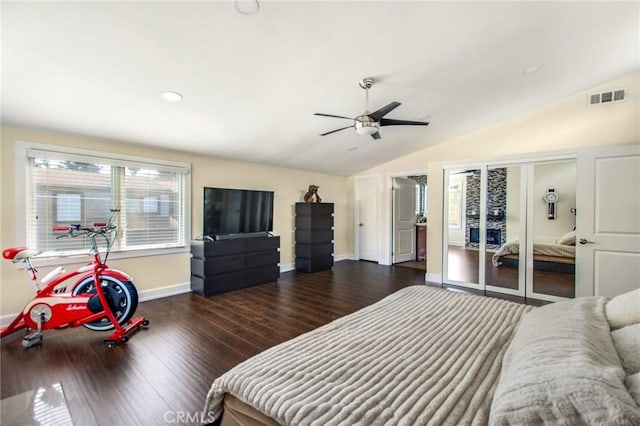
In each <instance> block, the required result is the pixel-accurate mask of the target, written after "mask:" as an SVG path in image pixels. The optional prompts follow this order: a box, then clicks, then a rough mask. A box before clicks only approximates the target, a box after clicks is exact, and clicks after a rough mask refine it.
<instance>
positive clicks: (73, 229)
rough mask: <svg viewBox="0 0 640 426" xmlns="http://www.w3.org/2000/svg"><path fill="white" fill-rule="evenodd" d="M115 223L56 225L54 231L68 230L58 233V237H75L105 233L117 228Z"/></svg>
mask: <svg viewBox="0 0 640 426" xmlns="http://www.w3.org/2000/svg"><path fill="white" fill-rule="evenodd" d="M116 227H117V226H116V224H115V223H105V222H97V223H94V224H93V226H82V225H80V224H71V225H68V226H54V227H53V228H52V229H53V232H66V234H64V235H58V236H57V237H56V239H58V238H65V237H68V238H75V237H79V236H81V235H88V236H91V235H103V234H106V233H107V232H111V231H113V230H115V229H116Z"/></svg>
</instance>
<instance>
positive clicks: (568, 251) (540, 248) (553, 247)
mask: <svg viewBox="0 0 640 426" xmlns="http://www.w3.org/2000/svg"><path fill="white" fill-rule="evenodd" d="M519 252H520V242H519V241H517V240H516V241H511V242H508V243H505V244H503V245H502V247H500V248H499V249H498V251H497V252H495V253H494V254H493V257H492V258H491V261H492V263H493V266H499V265H500V258H501V257H502V256H504V255H506V254H518V253H519ZM533 254H534V255H536V254H542V255H545V256H558V257H570V258H575V257H576V248H575V246H567V245H563V244H553V243H542V242H534V243H533Z"/></svg>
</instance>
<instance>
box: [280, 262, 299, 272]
mask: <svg viewBox="0 0 640 426" xmlns="http://www.w3.org/2000/svg"><path fill="white" fill-rule="evenodd" d="M294 269H296V264H295V263H281V264H280V272H289V271H293V270H294Z"/></svg>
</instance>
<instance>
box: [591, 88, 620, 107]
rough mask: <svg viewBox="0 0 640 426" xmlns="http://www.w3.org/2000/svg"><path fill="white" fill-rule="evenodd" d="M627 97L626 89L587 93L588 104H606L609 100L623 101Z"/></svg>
mask: <svg viewBox="0 0 640 426" xmlns="http://www.w3.org/2000/svg"><path fill="white" fill-rule="evenodd" d="M626 98H627V90H626V89H618V90H610V91H607V92H602V93H594V94H592V95H589V105H599V104H608V103H611V102H620V101H624V100H625V99H626Z"/></svg>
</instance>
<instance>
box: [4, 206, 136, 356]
mask: <svg viewBox="0 0 640 426" xmlns="http://www.w3.org/2000/svg"><path fill="white" fill-rule="evenodd" d="M119 211H120V210H119V209H116V210H111V218H110V219H109V222H108V223H94V224H93V226H91V227H83V226H80V225H69V226H58V227H54V228H53V231H54V232H65V234H64V235H60V236H58V237H57V238H62V237H69V238H74V237H79V236H83V237H86V238H88V239H89V242H90V243H91V249H90V252H89V254H90V256H92V257H93V259H92V261H91V262H89V263H88V264H87V265H85V266H82V267H80V268H78V269H76V270H75V271H72V272H65V270H64V269H63V268H62V267H58V268H56V269H54V270H53V271H51V272H50V273H49V274H47V275H46V276H45V277H44V278H42V280H40V281H38V275H37V272H38V271H36V269H35V268H34V267H33V265H32V264H31V258H32V257H33V256H36V255H37V254H38V253H39V252H38V251H37V250H31V249H28V248H27V247H13V248H8V249H6V250H4V251H3V252H2V257H4V258H5V259H8V260H11V261H12V262H13V263H24V265H25V270H26V271H27V273H28V274H29V276H30V277H31V281H32V282H33V285H34V287H35V289H36V295H35V297H34V298H33V299H32V300H31V301H30V302H29V303H27V305H26V306H25V307H24V309H23V310H22V312H20V313H19V314H18V315H17V316H16V318H15V319H14V320H13V321H12V322H11V324H9V326H7V327H5V328H2V329H1V330H0V338H4V337H6V336H8V335H10V334H13V333H15V332H18V331H20V330H23V329H25V328H28V329H30V330H36V331H33V332H31V333H30V334H27V335H26V336H25V337H24V338H23V339H22V345H23V346H24V347H25V348H30V347H32V346H35V345H38V344H40V343H42V330H48V329H52V328H55V329H62V328H67V327H78V326H81V325H82V326H84V327H86V328H88V329H89V330H94V331H108V330H113V329H115V331H114V332H113V333H112V334H111V335H109V336H108V337H107V338H106V339H105V340H104V343H105V345H106V346H107V347H114V346H115V345H116V344H118V343H123V342H126V341H127V340H129V336H130V335H131V333H133V332H135V331H137V330H138V329H140V327H147V326H148V325H149V321H148V320H147V319H146V318H144V317H134V316H133V314H134V313H135V311H136V308H137V306H138V292H137V290H136V288H135V286H134V285H133V282H132V281H131V277H130V276H129V275H127V274H126V273H124V272H122V271H118V270H117V269H111V268H109V267H108V266H107V264H106V262H107V258H108V257H109V252H110V251H111V245H112V243H113V236H114V234H115V232H116V225H115V223H114V221H115V218H116V216H117V214H118V212H119ZM98 236H100V237H103V238H104V239H105V241H106V253H105V255H104V260H103V259H102V258H101V257H100V253H99V250H98V244H97V241H96V237H98ZM71 279H75V281H74V282H73V283H72V284H71V285H70V286H68V285H67V284H68V283H67V281H69V280H71ZM41 285H42V286H44V287H43V288H41ZM67 288H68V289H69V291H67Z"/></svg>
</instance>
